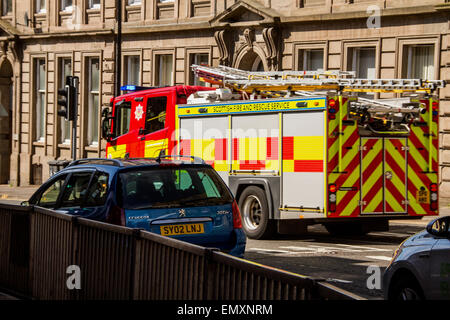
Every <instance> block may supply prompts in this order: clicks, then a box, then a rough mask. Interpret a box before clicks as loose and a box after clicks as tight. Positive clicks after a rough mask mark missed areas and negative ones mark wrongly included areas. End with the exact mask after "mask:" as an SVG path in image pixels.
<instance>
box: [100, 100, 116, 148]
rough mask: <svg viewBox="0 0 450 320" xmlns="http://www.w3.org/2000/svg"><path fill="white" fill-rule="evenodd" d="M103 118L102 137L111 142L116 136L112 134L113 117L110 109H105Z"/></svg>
mask: <svg viewBox="0 0 450 320" xmlns="http://www.w3.org/2000/svg"><path fill="white" fill-rule="evenodd" d="M102 118H103V120H102V137H103V139H106V141H108V142H110V141H111V140H112V139H113V138H114V135H113V134H112V133H111V120H112V119H113V117H112V116H111V113H110V112H109V109H108V108H105V109H103V111H102Z"/></svg>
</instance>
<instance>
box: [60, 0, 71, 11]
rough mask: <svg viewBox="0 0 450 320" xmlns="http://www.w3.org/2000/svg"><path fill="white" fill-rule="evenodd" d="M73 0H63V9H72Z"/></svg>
mask: <svg viewBox="0 0 450 320" xmlns="http://www.w3.org/2000/svg"><path fill="white" fill-rule="evenodd" d="M72 2H73V1H72V0H61V11H72Z"/></svg>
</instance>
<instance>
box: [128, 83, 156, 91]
mask: <svg viewBox="0 0 450 320" xmlns="http://www.w3.org/2000/svg"><path fill="white" fill-rule="evenodd" d="M155 88H156V87H141V86H135V85H130V84H129V85H126V86H121V87H120V90H121V91H141V90H149V89H155Z"/></svg>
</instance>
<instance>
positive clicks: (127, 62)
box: [123, 56, 141, 86]
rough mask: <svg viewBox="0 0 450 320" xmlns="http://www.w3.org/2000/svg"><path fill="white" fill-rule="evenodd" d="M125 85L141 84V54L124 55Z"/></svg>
mask: <svg viewBox="0 0 450 320" xmlns="http://www.w3.org/2000/svg"><path fill="white" fill-rule="evenodd" d="M123 75H124V79H123V84H124V85H136V86H139V85H140V84H141V59H140V57H139V56H124V72H123Z"/></svg>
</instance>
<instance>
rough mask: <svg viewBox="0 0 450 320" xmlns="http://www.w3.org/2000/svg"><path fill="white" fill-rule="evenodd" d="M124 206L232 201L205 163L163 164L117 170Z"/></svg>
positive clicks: (208, 203) (214, 203) (206, 204)
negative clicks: (155, 166)
mask: <svg viewBox="0 0 450 320" xmlns="http://www.w3.org/2000/svg"><path fill="white" fill-rule="evenodd" d="M119 190H120V193H121V194H120V196H119V197H120V198H121V203H122V205H123V208H124V209H135V210H138V209H150V208H168V207H169V208H171V207H185V206H210V205H211V206H212V205H221V204H226V203H231V202H232V196H231V194H230V192H229V190H228V188H227V187H226V186H225V184H224V182H223V181H222V180H221V178H220V177H219V176H218V174H217V173H216V172H215V171H214V170H213V169H212V168H209V167H200V166H192V167H188V166H181V167H177V166H166V167H164V168H161V167H158V168H149V169H135V170H130V171H124V172H121V173H120V174H119Z"/></svg>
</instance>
